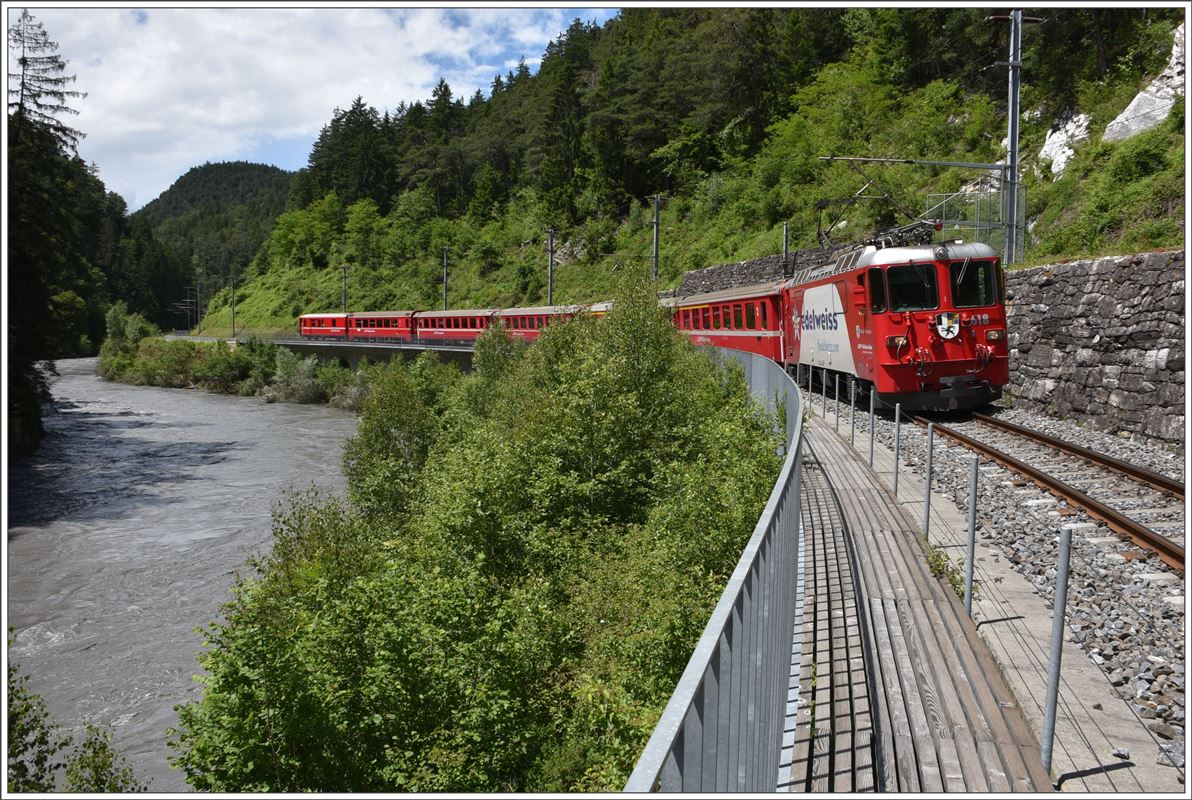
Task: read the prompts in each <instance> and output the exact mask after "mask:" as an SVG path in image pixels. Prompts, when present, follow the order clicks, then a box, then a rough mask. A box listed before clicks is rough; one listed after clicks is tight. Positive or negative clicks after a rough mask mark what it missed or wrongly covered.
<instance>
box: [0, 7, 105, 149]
mask: <svg viewBox="0 0 1192 800" xmlns="http://www.w3.org/2000/svg"><path fill="white" fill-rule="evenodd" d="M8 49H9V53H10V55H11V58H10V59H9V63H10V64H11V65H15V66H13V67H10V69H15V70H16V71H15V72H9V73H8V113H9V115H10V116H12V117H13V122H14V133H15V134H16V135H17V136H18V137H20V136H21V135H22V131H23V129H24V127H25V126H26V125H27V124H32V125H37V126H39V127H41V128H43V129H44V130H46V131H48V132H49V133H50V134H52V135H53V137H54V138H55V139H57V140H58V143H59V144H60V145H62V147H63V149H66V150H74V149H75V148H76V147H77V146H78V143H79V139H81V138H83V136H84V134H83V133H82V132H81V131H78V130H76V129H74V128H72V127H70V126H69V125H67V124H66V123H64V122H62V120H60V119H58V115H60V114H78V113H79V112H78V111H77V110H75V109H73V108H71V107H70V106H69V105H67V101H69V100H72V99H77V98H83V97H86V96H87V95H86V93H85V92H76V91H74V90H72V89H68V88H67V87H68V86H70V84H72V83H74V81H75V76H74V75H66V74H65V72H66V62H65V61H63V59H62V57H61V56H60V55H58V43H57V42H55V41H53V40H51V39H50V37H49V35H48V34H47V33H46V29H45V27H44V26H43V25H42V24H41V22H39V21H38V20H37V18H36V17H34V16H32V15H31V14H30V13H29V9H22V10H21V16H20V17H19V18H18V19H17V23H16V25H14V26H13V27H12V28H10V29H9V31H8Z"/></svg>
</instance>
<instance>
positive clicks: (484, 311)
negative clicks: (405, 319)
mask: <svg viewBox="0 0 1192 800" xmlns="http://www.w3.org/2000/svg"><path fill="white" fill-rule="evenodd" d="M500 310H501V309H499V308H461V309H454V310H451V311H414V312H413V314H417V315H418V316H419V317H442V318H455V317H491V316H492V315H493V314H495V313H497V312H498V311H500Z"/></svg>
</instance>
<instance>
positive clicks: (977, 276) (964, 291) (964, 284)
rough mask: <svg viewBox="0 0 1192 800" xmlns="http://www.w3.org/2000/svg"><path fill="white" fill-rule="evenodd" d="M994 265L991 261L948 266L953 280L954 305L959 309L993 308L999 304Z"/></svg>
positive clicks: (963, 262) (969, 261) (970, 261)
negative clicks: (996, 303)
mask: <svg viewBox="0 0 1192 800" xmlns="http://www.w3.org/2000/svg"><path fill="white" fill-rule="evenodd" d="M994 272H995V270H994V268H993V263H992V262H990V261H973V260H972V259H971V258H966V259H965V260H964V261H953V262H952V263H951V264H949V265H948V274H949V277H950V278H951V280H952V304H953V305H954V306H956V307H957V308H962V307H972V306H991V305H993V304H994V303H995V302H997V291H996V288H995V283H994V279H995V275H994Z"/></svg>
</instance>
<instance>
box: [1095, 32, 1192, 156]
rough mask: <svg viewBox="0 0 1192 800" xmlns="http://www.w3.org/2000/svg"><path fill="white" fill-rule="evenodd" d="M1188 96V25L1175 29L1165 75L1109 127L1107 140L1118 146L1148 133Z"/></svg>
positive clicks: (1106, 130) (1140, 95) (1138, 97)
mask: <svg viewBox="0 0 1192 800" xmlns="http://www.w3.org/2000/svg"><path fill="white" fill-rule="evenodd" d="M1183 93H1184V24H1183V23H1182V22H1181V23H1180V26H1179V27H1178V28H1176V29H1175V42H1174V44H1172V47H1171V60H1170V61H1168V62H1167V69H1165V70H1163V74H1162V75H1160V76H1159V77H1158V78H1156V79H1155V80H1154V82H1153V83H1151V85H1150V86H1148V87H1147V88H1146V89H1144V90H1143V91H1142V92H1141V93H1139V95H1138V96H1137V97H1135V98H1134V99H1133V100H1132V101H1131V102H1130V105H1129V106H1128V107H1127V108H1126V110H1125V111H1123V112H1122V113H1121V114H1120V115H1119V116H1118V118H1117V119H1115V120H1114V121H1113V122H1111V123H1109V124H1108V125H1107V126H1106V127H1105V136H1104V138H1105V140H1106V141H1108V142H1116V141H1118V140H1119V139H1128V138H1130V137H1131V136H1133V135H1135V134H1136V133H1142V132H1143V131H1148V130H1150V129H1151V128H1153V127H1155V126H1156V125H1158V124H1159V123H1160V122H1162V121H1163V120H1165V119H1167V114H1168V112H1170V111H1171V107H1172V105H1173V104H1174V103H1176V102H1177V98H1178V97H1180V96H1182V95H1183Z"/></svg>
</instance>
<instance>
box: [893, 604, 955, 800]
mask: <svg viewBox="0 0 1192 800" xmlns="http://www.w3.org/2000/svg"><path fill="white" fill-rule="evenodd" d="M898 603H899V601H897V600H893V601H891V600H887V601H885V612H886V625H887V626H888V627H889V630H890V643H891V649H892V652H893V655H894V663H895V664H896V665H897V672H898V680H899V682H901V684H902V697H903V701H904V702H905V703H906V714H907V718H908V720H909V722H910V730H911V735H912V736H913V737H914V741H915V755H916V757H917V760H918V764H919V775H920V781H921V783H922V786H923V791H925V792H942V791H943V790H944V781H943V775H942V772H941V769H940V763H939V759H938V757H937V756H936V752H935V740H934V739H933V738H932V726H931V724H930V723H929V722H928V719H927V708H926V706H925V705H924V703H923V697H922V695H921V692H922V691H923V689H924V687H923V686H922V685H920V684H919V682H918V681H917V678H918V677H920V675H919V672H918V671H917V670H916V669H915V665H914V664H913V663H912V662H911V657H910V651H909V649H908V647H907V644H906V632H905V631H903V629H902V619H901V614H900V613H899V610H898Z"/></svg>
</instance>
